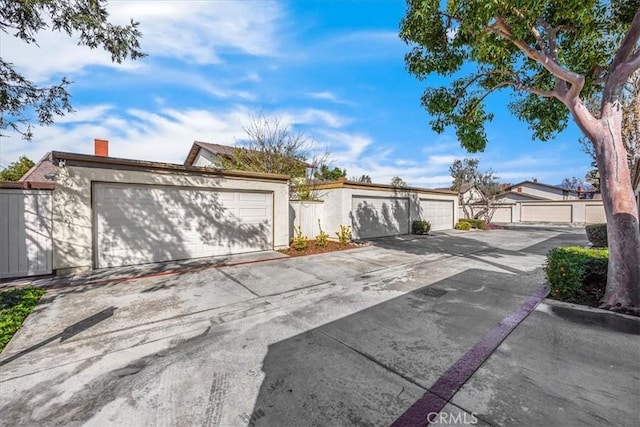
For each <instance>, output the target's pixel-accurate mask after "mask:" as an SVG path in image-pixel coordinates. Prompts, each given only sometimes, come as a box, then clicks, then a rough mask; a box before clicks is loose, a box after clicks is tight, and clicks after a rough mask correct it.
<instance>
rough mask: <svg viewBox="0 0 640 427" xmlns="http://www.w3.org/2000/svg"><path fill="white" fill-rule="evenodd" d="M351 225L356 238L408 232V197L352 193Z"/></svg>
mask: <svg viewBox="0 0 640 427" xmlns="http://www.w3.org/2000/svg"><path fill="white" fill-rule="evenodd" d="M351 225H352V229H353V237H354V238H356V239H368V238H372V237H383V236H395V235H399V234H409V198H405V197H372V196H355V195H354V196H353V197H352V199H351Z"/></svg>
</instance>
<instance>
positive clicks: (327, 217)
mask: <svg viewBox="0 0 640 427" xmlns="http://www.w3.org/2000/svg"><path fill="white" fill-rule="evenodd" d="M353 196H362V197H393V198H408V199H409V221H410V222H411V221H413V220H416V219H420V218H422V213H423V210H422V209H423V208H422V207H421V205H420V199H421V198H423V199H429V200H446V201H452V202H453V216H454V223H455V222H457V221H458V195H457V194H447V193H439V192H431V191H426V190H424V191H418V190H415V189H410V190H404V189H401V188H396V189H392V188H389V189H377V188H366V187H339V188H331V189H323V190H321V198H322V199H323V200H324V213H323V216H324V219H323V229H325V230H326V231H327V232H328V233H329V234H330V235H331V237H332V238H333V237H335V232H336V231H338V229H339V227H340V225H351V224H352V217H351V215H352V211H351V209H352V205H351V203H352V199H353Z"/></svg>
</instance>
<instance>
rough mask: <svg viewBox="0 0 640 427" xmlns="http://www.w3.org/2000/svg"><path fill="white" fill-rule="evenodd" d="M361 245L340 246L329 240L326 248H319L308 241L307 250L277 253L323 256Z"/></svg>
mask: <svg viewBox="0 0 640 427" xmlns="http://www.w3.org/2000/svg"><path fill="white" fill-rule="evenodd" d="M361 246H363V245H360V244H357V243H347V244H346V245H342V244H340V243H338V242H334V241H331V240H329V241H328V242H327V246H325V247H324V248H321V247H319V246H317V245H316V242H315V240H310V241H309V245H308V246H307V249H303V250H297V249H294V248H287V249H280V250H279V251H278V252H280V253H283V254H285V255H289V256H292V257H294V256H303V255H314V254H323V253H325V252H334V251H343V250H345V249H353V248H358V247H361Z"/></svg>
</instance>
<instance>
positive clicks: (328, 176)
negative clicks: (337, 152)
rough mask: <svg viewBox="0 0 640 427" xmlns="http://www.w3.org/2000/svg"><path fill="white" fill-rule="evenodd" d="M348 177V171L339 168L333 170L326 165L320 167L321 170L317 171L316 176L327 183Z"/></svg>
mask: <svg viewBox="0 0 640 427" xmlns="http://www.w3.org/2000/svg"><path fill="white" fill-rule="evenodd" d="M346 176H347V170H346V169H340V168H339V167H334V168H333V169H331V168H329V166H327V165H325V164H322V165H320V170H318V171H316V172H315V174H314V177H315V178H317V179H322V180H325V181H337V180H338V178H344V177H346Z"/></svg>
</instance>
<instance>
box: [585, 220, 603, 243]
mask: <svg viewBox="0 0 640 427" xmlns="http://www.w3.org/2000/svg"><path fill="white" fill-rule="evenodd" d="M584 230H585V231H586V232H587V239H589V241H590V242H591V244H592V245H593V246H594V247H596V248H606V247H607V246H609V243H608V240H607V224H589V225H587V226H586V227H584Z"/></svg>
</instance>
